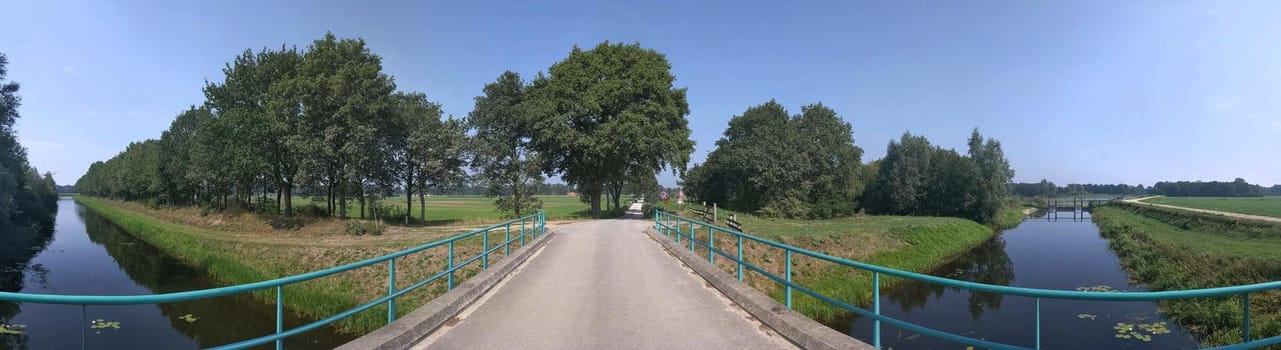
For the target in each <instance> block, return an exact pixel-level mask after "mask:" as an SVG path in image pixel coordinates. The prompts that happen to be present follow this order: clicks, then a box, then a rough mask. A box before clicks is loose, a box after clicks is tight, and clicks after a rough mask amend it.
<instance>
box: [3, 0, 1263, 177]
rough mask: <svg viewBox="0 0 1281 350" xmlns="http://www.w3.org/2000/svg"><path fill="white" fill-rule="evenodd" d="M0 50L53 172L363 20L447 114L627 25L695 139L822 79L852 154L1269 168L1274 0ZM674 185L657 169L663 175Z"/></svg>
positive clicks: (229, 34) (130, 6)
mask: <svg viewBox="0 0 1281 350" xmlns="http://www.w3.org/2000/svg"><path fill="white" fill-rule="evenodd" d="M4 8H5V15H4V18H5V22H6V23H5V30H4V33H3V34H0V52H4V53H5V54H7V55H8V56H9V60H10V65H9V71H10V74H9V78H10V79H11V80H13V81H17V82H19V83H21V84H22V91H21V95H22V98H23V106H22V109H21V110H20V113H21V114H22V116H23V119H22V120H21V121H20V122H19V124H18V132H19V136H20V138H21V140H22V142H23V144H24V145H26V146H27V148H28V149H29V151H30V155H31V158H32V162H33V163H34V164H35V165H36V166H37V167H39V168H40V169H41V170H42V171H43V170H49V171H53V172H55V173H56V175H55V177H56V179H57V180H58V182H59V183H73V182H74V181H75V180H76V179H77V178H79V176H80V175H82V174H83V173H84V171H85V170H86V169H87V168H88V165H89V164H90V163H91V162H93V161H97V160H105V159H107V158H110V157H111V156H113V155H114V154H116V153H117V152H119V151H120V150H122V149H123V148H124V147H125V145H127V144H128V143H129V142H131V141H136V140H142V139H146V138H157V137H159V135H160V133H161V131H163V130H164V129H166V128H167V127H168V126H169V123H170V121H172V119H173V116H174V115H176V114H177V113H178V112H179V111H181V110H183V109H185V108H187V106H189V105H192V104H199V103H201V102H202V101H203V96H202V94H201V91H200V89H201V87H202V86H203V84H204V82H205V81H206V80H211V81H216V80H220V79H221V71H220V70H221V69H222V67H223V65H224V64H225V63H226V62H228V61H230V60H231V59H232V58H233V57H234V56H236V55H237V54H239V53H241V52H242V51H244V50H245V49H248V48H252V49H255V50H256V49H260V48H263V47H279V46H280V45H282V44H287V45H296V46H298V47H306V45H307V44H308V43H310V42H311V41H312V40H314V39H316V38H319V37H321V36H322V35H324V33H325V32H326V31H332V32H334V33H335V34H336V35H338V36H340V37H361V38H364V39H365V40H366V41H367V42H368V44H369V46H370V47H371V48H372V49H373V50H374V52H375V53H377V54H379V55H381V56H382V57H383V59H384V60H383V62H384V71H385V72H386V73H388V74H390V75H392V76H394V77H395V79H396V83H397V85H398V86H399V88H400V89H401V90H405V91H421V92H425V93H427V95H428V96H429V97H430V98H432V99H433V100H436V101H439V102H441V103H442V104H443V105H444V108H445V111H446V112H447V113H449V114H453V115H458V116H462V115H466V114H467V113H468V112H469V111H470V110H471V108H472V98H473V97H474V96H475V95H477V94H478V93H479V92H480V90H481V87H482V86H483V85H484V84H485V83H487V82H490V81H493V80H494V79H495V78H496V77H497V76H498V75H499V74H500V73H501V72H502V71H503V70H508V69H510V70H513V71H516V72H519V73H521V74H522V75H524V76H526V77H532V76H533V75H534V74H536V73H537V72H539V71H540V70H546V68H547V67H548V66H550V65H551V64H552V63H554V62H556V61H558V60H560V59H562V58H564V57H565V56H566V55H567V53H568V52H569V50H570V48H571V47H572V46H574V45H579V46H583V47H590V46H593V45H595V44H596V43H599V42H601V41H604V40H611V41H622V42H639V43H641V45H643V46H645V47H649V48H653V49H655V50H658V51H660V52H662V53H665V54H666V55H667V57H668V59H669V60H670V61H671V63H672V66H673V72H674V73H675V75H676V77H677V85H678V86H681V87H687V88H689V95H688V98H689V104H690V109H691V111H692V113H691V114H690V116H689V119H690V127H691V128H692V129H693V138H694V139H695V140H696V142H697V146H696V147H697V148H696V151H695V153H694V156H693V159H694V160H695V161H702V160H703V158H704V157H705V156H706V154H707V152H709V151H711V149H712V147H714V143H715V140H716V139H717V138H718V137H720V134H721V133H722V132H723V131H724V129H725V126H726V122H727V120H729V118H730V117H732V116H733V115H736V114H739V113H741V112H742V111H743V110H745V109H746V108H747V107H749V106H753V105H757V104H760V103H763V102H765V101H768V100H769V99H771V98H773V99H777V100H778V101H779V102H781V103H783V104H784V105H785V106H787V107H788V108H789V110H790V111H791V112H793V113H796V112H799V110H800V106H802V105H805V104H810V103H815V102H822V103H824V104H826V105H828V106H830V107H832V108H834V109H835V110H836V111H837V112H839V113H840V114H841V115H842V116H843V118H844V119H845V120H846V121H848V122H850V123H851V124H852V125H853V128H854V137H855V142H856V143H857V144H858V145H859V146H860V147H862V148H863V149H864V150H865V156H864V161H871V160H873V159H877V158H880V157H882V156H883V155H884V153H885V146H886V143H887V142H888V141H889V140H890V139H893V138H896V137H898V136H899V135H901V134H902V133H903V132H904V131H911V132H912V133H916V134H923V135H926V136H928V137H929V138H930V140H931V141H933V142H935V143H936V144H939V145H942V146H944V147H949V148H958V149H962V148H963V147H964V141H965V138H966V137H967V136H968V135H969V130H970V129H971V128H973V127H978V128H979V129H980V130H981V131H982V132H983V133H984V134H985V135H987V136H991V137H995V138H997V139H999V140H1001V141H1002V143H1003V144H1004V146H1005V150H1006V155H1007V157H1008V158H1009V159H1010V162H1011V164H1012V165H1013V166H1014V168H1015V170H1016V172H1017V175H1016V177H1015V179H1016V180H1018V181H1038V180H1040V179H1042V178H1048V179H1050V180H1051V181H1055V182H1057V183H1061V184H1062V183H1068V182H1091V183H1130V184H1138V183H1142V184H1151V183H1153V182H1155V181H1158V180H1167V179H1193V180H1195V179H1202V180H1231V179H1232V178H1234V177H1244V178H1246V179H1247V180H1249V181H1251V182H1255V183H1264V184H1275V183H1281V155H1278V153H1279V152H1278V151H1281V41H1279V40H1278V38H1281V21H1278V20H1276V19H1277V18H1278V17H1279V16H1281V2H1276V1H1230V2H1229V1H1217V2H1212V1H1124V2H1120V1H994V2H985V1H963V2H962V1H831V2H805V3H800V2H780V1H768V2H750V1H724V2H704V1H670V2H644V3H642V2H637V1H611V2H604V1H582V2H556V3H544V2H534V1H511V2H489V1H485V2H477V1H439V2H431V3H428V2H414V3H413V4H406V3H398V2H397V3H392V2H379V1H342V2H339V1H315V2H312V1H297V2H270V3H268V2H263V1H127V2H115V1H18V2H9V3H7V4H5V5H4ZM662 180H663V181H662V182H663V183H665V184H669V185H670V184H674V182H675V179H674V177H673V176H672V175H670V174H666V175H664V176H663V177H662Z"/></svg>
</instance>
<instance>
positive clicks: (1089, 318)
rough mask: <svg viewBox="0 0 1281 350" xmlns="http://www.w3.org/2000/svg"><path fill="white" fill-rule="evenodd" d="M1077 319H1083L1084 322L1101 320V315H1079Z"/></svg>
mask: <svg viewBox="0 0 1281 350" xmlns="http://www.w3.org/2000/svg"><path fill="white" fill-rule="evenodd" d="M1076 318H1079V319H1082V320H1093V319H1096V318H1099V315H1094V314H1077V315H1076Z"/></svg>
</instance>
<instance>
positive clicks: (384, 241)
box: [76, 196, 516, 334]
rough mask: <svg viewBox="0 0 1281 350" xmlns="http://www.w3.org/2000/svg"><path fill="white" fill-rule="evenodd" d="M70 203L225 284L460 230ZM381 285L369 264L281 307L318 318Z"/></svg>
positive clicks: (355, 324) (347, 322) (419, 298)
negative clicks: (270, 224)
mask: <svg viewBox="0 0 1281 350" xmlns="http://www.w3.org/2000/svg"><path fill="white" fill-rule="evenodd" d="M76 202H77V203H79V204H81V205H83V206H85V207H86V208H88V209H90V210H92V211H93V212H95V213H97V214H98V215H101V216H103V217H105V218H107V219H108V220H110V221H111V222H113V223H115V224H116V225H118V226H120V227H121V228H123V229H124V230H125V231H127V232H129V233H130V234H132V235H134V236H137V237H138V238H140V239H142V240H144V241H147V242H148V243H150V244H151V245H154V246H156V247H157V248H159V249H160V250H162V251H164V252H165V253H167V254H169V255H172V256H174V257H175V258H177V259H179V260H181V261H183V262H185V263H187V264H189V265H191V266H193V267H196V268H199V269H201V270H203V271H205V272H206V273H208V274H209V275H211V276H212V277H213V278H215V279H216V280H218V281H220V282H222V283H224V284H227V285H232V284H243V283H250V282H257V281H262V280H267V279H273V278H279V277H285V276H290V275H295V274H300V273H305V272H310V271H316V270H320V269H324V268H329V267H333V266H338V265H342V264H347V263H352V262H356V261H360V260H364V259H369V258H373V257H377V256H381V255H384V254H388V253H392V252H396V251H399V250H403V249H406V248H409V247H413V246H417V245H420V244H424V243H428V242H431V241H435V240H438V239H442V238H445V237H448V236H450V235H454V234H459V233H462V232H465V230H450V229H437V230H425V229H424V230H413V231H410V230H404V229H402V230H400V231H393V232H392V233H391V234H384V235H382V236H376V237H370V236H364V237H354V236H349V235H345V234H343V233H342V229H341V228H340V227H341V226H342V224H341V222H339V221H337V220H327V221H326V222H322V223H318V224H314V225H308V228H307V229H305V230H302V231H280V232H273V231H270V230H266V231H262V230H258V228H259V227H260V226H261V225H262V224H261V223H258V224H249V223H246V222H251V221H253V220H255V219H253V218H250V217H241V218H235V217H215V216H213V215H211V216H210V217H199V218H191V219H190V220H188V221H184V220H179V219H178V218H177V217H178V216H183V215H184V214H183V213H187V212H189V211H191V210H152V209H148V208H146V207H145V206H142V205H140V204H136V203H129V202H121V201H114V200H106V199H100V198H91V197H84V196H77V197H76ZM188 214H190V213H188ZM188 216H193V217H194V216H195V215H194V214H190V215H188ZM226 221H229V222H231V223H227V222H226ZM255 225H258V226H255ZM502 234H503V233H502V231H499V232H495V233H491V237H490V238H491V240H490V242H491V243H494V242H501V241H502V239H501V238H502V237H503V236H502ZM481 240H482V239H481V237H479V236H477V237H475V238H469V239H465V240H460V241H458V242H457V243H456V247H455V255H456V257H455V259H456V260H455V261H463V260H465V259H468V258H471V257H473V256H476V255H477V254H479V252H480V251H481V244H482V243H481ZM491 246H492V245H491ZM515 248H516V247H512V249H515ZM446 249H447V248H445V247H440V248H433V249H429V250H427V251H424V252H420V253H416V254H412V255H409V256H405V257H402V258H399V259H397V261H396V279H397V280H398V281H400V282H399V283H398V285H399V287H401V288H403V287H404V286H406V285H408V284H410V283H413V282H417V281H421V280H423V279H425V278H426V277H429V276H430V275H432V274H434V273H437V272H439V271H442V270H444V267H445V266H446V259H445V256H446V255H447V253H446ZM502 252H503V250H498V252H497V253H496V254H491V255H490V263H494V262H496V261H499V260H501V259H502V258H503V256H502ZM479 271H480V266H479V262H476V263H473V264H471V265H469V266H468V267H467V268H464V269H460V270H459V271H458V272H457V276H458V278H456V279H455V281H456V283H460V282H461V281H463V280H465V279H466V278H469V277H471V276H473V275H475V274H476V273H478V272H479ZM387 287H388V281H387V267H386V265H383V264H376V265H373V266H368V267H363V268H359V269H355V270H352V271H348V272H344V273H340V274H337V275H332V276H327V277H322V278H319V279H315V280H312V281H308V282H302V283H298V284H294V285H290V286H286V287H285V288H284V294H285V305H286V308H288V309H289V310H290V311H291V312H294V313H295V314H298V315H300V316H303V317H306V318H310V319H319V318H323V317H328V316H331V315H333V314H336V313H339V312H342V311H346V310H349V309H351V308H353V307H355V306H357V305H360V304H363V303H366V302H369V301H370V300H373V299H376V298H378V297H380V296H383V295H386V293H387ZM445 291H446V286H445V279H443V278H442V279H441V280H439V281H437V282H433V283H431V284H428V285H426V286H423V287H422V288H419V289H417V290H415V291H414V292H411V293H408V294H406V295H404V296H402V297H400V298H397V299H396V313H397V314H399V315H403V314H406V313H408V312H409V311H412V310H413V309H415V308H417V307H418V306H420V305H422V304H424V303H426V302H427V301H429V300H431V299H432V298H435V297H436V296H438V295H440V294H443V293H444V292H445ZM254 296H255V297H256V299H258V300H262V301H263V302H266V303H273V304H274V303H275V293H274V290H264V291H260V292H255V293H254ZM386 315H387V308H386V306H385V305H379V306H377V307H374V308H372V309H370V310H367V311H364V312H361V313H358V314H356V315H354V316H352V317H350V318H347V319H344V320H342V321H339V322H338V323H337V324H336V325H335V326H336V328H337V329H338V330H339V331H340V332H344V333H349V334H363V333H366V332H368V331H371V330H373V329H377V328H378V327H381V326H383V325H385V324H386V322H387V319H386V317H387V316H386Z"/></svg>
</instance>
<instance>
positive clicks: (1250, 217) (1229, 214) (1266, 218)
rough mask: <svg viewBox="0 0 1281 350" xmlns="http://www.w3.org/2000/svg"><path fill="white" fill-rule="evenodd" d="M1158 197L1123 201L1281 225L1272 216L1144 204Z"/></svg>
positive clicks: (1279, 221)
mask: <svg viewBox="0 0 1281 350" xmlns="http://www.w3.org/2000/svg"><path fill="white" fill-rule="evenodd" d="M1157 197H1162V196H1147V197H1143V198H1133V199H1123V200H1122V201H1124V202H1126V203H1131V204H1138V205H1147V206H1153V207H1161V208H1170V209H1178V210H1186V211H1191V212H1197V213H1204V214H1214V215H1223V216H1227V217H1233V218H1238V219H1245V220H1254V221H1266V222H1273V223H1281V218H1277V217H1271V216H1262V215H1250V214H1242V213H1233V212H1228V211H1218V210H1209V209H1197V208H1188V207H1180V206H1173V205H1168V204H1156V203H1148V202H1144V201H1145V200H1148V199H1152V198H1157Z"/></svg>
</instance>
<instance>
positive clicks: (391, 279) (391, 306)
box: [387, 258, 396, 324]
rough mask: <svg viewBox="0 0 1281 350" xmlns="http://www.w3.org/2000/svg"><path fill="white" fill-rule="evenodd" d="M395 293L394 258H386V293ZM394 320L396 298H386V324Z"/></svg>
mask: <svg viewBox="0 0 1281 350" xmlns="http://www.w3.org/2000/svg"><path fill="white" fill-rule="evenodd" d="M395 293H396V258H391V260H387V295H388V296H390V295H392V294H395ZM395 320H396V298H391V299H390V300H387V324H391V322H392V321H395Z"/></svg>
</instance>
